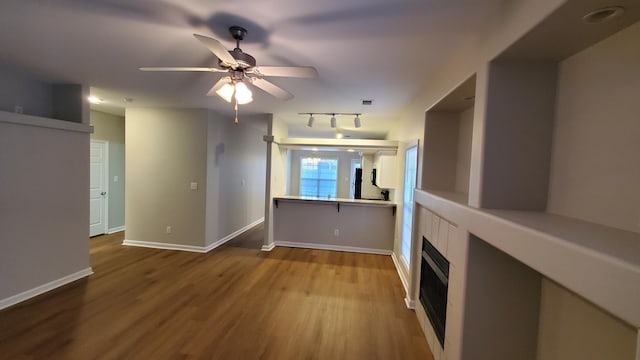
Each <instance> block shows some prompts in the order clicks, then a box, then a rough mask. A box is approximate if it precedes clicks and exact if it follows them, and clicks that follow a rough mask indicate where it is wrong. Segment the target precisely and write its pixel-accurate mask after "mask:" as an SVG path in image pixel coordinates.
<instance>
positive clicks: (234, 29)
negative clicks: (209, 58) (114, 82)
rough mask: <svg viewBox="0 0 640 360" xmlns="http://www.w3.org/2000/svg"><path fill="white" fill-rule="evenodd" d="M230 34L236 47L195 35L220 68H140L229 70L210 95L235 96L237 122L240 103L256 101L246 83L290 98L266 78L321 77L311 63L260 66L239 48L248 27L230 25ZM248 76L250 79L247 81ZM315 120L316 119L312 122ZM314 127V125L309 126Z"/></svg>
mask: <svg viewBox="0 0 640 360" xmlns="http://www.w3.org/2000/svg"><path fill="white" fill-rule="evenodd" d="M229 33H230V34H231V37H233V39H235V40H236V47H235V49H233V50H231V51H229V50H227V49H226V48H225V47H224V46H223V45H222V43H220V41H218V40H216V39H213V38H210V37H207V36H203V35H199V34H193V36H195V38H196V39H197V40H198V41H199V42H200V43H202V45H204V46H205V47H206V48H207V49H209V51H211V52H212V53H213V54H214V55H215V56H216V57H217V58H218V65H219V66H220V67H219V68H203V67H141V68H139V69H140V70H141V71H200V72H212V73H228V74H229V75H228V76H224V77H222V78H221V79H220V80H218V82H217V83H216V84H215V85H213V87H212V88H211V90H209V92H208V93H207V96H213V95H214V94H215V95H218V96H220V97H221V98H222V99H224V100H225V101H227V102H229V103H231V101H232V100H233V99H235V107H234V110H235V111H236V117H235V119H234V122H236V123H237V122H238V115H237V113H238V105H244V104H248V103H250V102H251V101H253V93H252V92H251V90H250V89H249V87H248V86H247V83H249V84H251V85H253V86H255V87H257V88H258V89H260V90H262V91H264V92H266V93H268V94H270V95H272V96H275V97H276V98H278V99H280V100H289V99H292V98H293V94H291V93H290V92H288V91H287V90H285V89H283V88H281V87H279V86H277V85H275V84H274V83H272V82H270V81H268V80H265V79H264V77H270V76H273V77H293V78H313V77H316V76H318V71H317V70H316V69H315V68H314V67H311V66H257V65H256V64H257V63H256V59H255V58H254V57H253V56H251V55H249V54H247V53H245V52H243V51H242V49H240V41H241V40H243V39H244V37H245V35H246V34H247V30H246V29H245V28H243V27H241V26H231V27H230V28H229ZM245 79H246V80H247V81H245ZM311 123H313V121H311ZM309 126H311V125H309Z"/></svg>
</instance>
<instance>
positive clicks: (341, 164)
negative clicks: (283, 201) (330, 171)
mask: <svg viewBox="0 0 640 360" xmlns="http://www.w3.org/2000/svg"><path fill="white" fill-rule="evenodd" d="M290 153H291V156H290V164H289V195H300V159H301V158H303V157H307V156H313V154H317V156H319V157H326V158H332V159H337V160H338V180H337V189H336V195H337V197H339V198H349V190H350V186H351V177H350V176H351V174H350V173H351V160H359V159H360V155H359V154H358V153H357V152H346V151H315V152H314V151H309V150H291V151H290ZM367 179H368V177H367Z"/></svg>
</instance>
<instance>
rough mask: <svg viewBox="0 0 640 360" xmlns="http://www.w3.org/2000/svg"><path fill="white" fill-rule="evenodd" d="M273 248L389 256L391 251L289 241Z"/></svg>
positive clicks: (281, 242) (277, 243)
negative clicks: (282, 247)
mask: <svg viewBox="0 0 640 360" xmlns="http://www.w3.org/2000/svg"><path fill="white" fill-rule="evenodd" d="M274 246H284V247H295V248H304V249H316V250H333V251H346V252H355V253H362V254H374V255H391V254H392V253H393V252H392V251H391V250H383V249H369V248H360V247H352V246H340V245H327V244H311V243H299V242H290V241H276V242H275V244H274Z"/></svg>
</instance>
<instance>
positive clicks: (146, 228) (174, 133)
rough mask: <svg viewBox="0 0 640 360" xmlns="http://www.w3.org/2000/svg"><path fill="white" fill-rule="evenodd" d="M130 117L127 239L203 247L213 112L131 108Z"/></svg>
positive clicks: (127, 168) (128, 112) (126, 202)
mask: <svg viewBox="0 0 640 360" xmlns="http://www.w3.org/2000/svg"><path fill="white" fill-rule="evenodd" d="M125 118H126V121H125V124H126V130H125V131H126V134H127V136H126V148H127V152H126V165H125V166H126V174H127V178H126V181H125V186H126V189H127V191H126V194H125V223H126V230H125V237H126V239H127V240H135V241H146V242H159V243H167V244H181V245H190V246H204V238H205V234H204V228H205V200H206V197H205V191H206V177H207V174H206V166H207V124H208V112H207V111H206V110H170V109H127V111H126V114H125ZM191 182H196V183H198V189H197V190H191V189H190V183H191ZM167 226H171V227H172V233H171V234H167V233H166V231H165V230H166V227H167Z"/></svg>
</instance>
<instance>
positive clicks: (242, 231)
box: [204, 218, 264, 252]
mask: <svg viewBox="0 0 640 360" xmlns="http://www.w3.org/2000/svg"><path fill="white" fill-rule="evenodd" d="M263 222H264V218H260V219H258V220H256V221H254V222H252V223H251V224H249V225H247V226H245V227H243V228H241V229H239V230H236V231H234V232H233V233H231V234H229V235H227V236H225V237H223V238H222V239H220V240H218V241H215V242H213V243H211V244H209V245H207V246H206V247H205V248H204V250H205V251H204V252H209V251H211V250H213V249H215V248H217V247H218V246H220V245H223V244H224V243H226V242H227V241H229V240H231V239H233V238H235V237H236V236H240V235H242V234H243V233H245V232H247V231H249V230H251V229H252V228H254V227H255V226H258V225H260V224H261V223H263Z"/></svg>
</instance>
